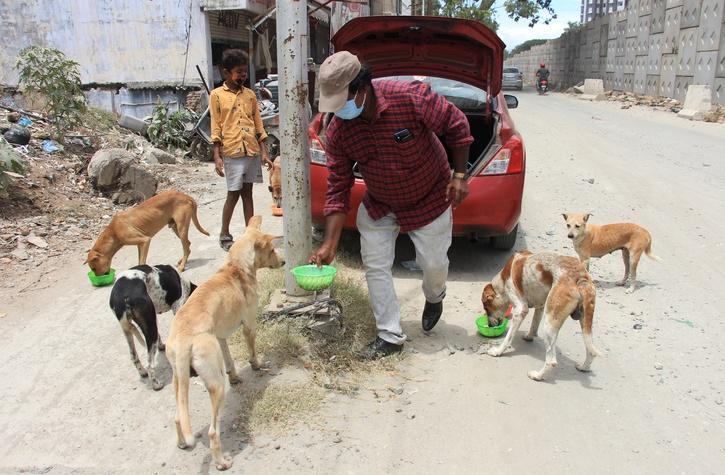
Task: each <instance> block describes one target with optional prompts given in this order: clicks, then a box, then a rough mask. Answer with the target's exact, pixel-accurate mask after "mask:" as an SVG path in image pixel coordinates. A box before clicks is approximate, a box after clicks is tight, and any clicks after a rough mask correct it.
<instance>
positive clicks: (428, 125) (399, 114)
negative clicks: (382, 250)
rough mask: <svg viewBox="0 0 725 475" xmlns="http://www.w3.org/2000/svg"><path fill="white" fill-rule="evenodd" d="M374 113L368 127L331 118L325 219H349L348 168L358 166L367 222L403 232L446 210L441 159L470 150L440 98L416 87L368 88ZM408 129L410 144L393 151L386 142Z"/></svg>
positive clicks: (454, 112) (388, 84)
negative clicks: (393, 221)
mask: <svg viewBox="0 0 725 475" xmlns="http://www.w3.org/2000/svg"><path fill="white" fill-rule="evenodd" d="M373 87H374V89H375V97H376V99H377V109H376V111H375V117H374V119H373V121H372V122H367V121H365V120H363V119H362V118H357V119H352V120H342V119H340V118H338V117H335V118H333V120H332V122H330V125H329V127H328V129H327V133H326V136H327V143H326V144H325V153H326V155H327V168H328V170H329V176H328V179H327V198H326V200H325V215H326V216H327V215H330V214H332V213H339V212H343V213H347V212H348V211H350V189H351V188H352V185H353V184H354V182H355V178H354V176H353V171H352V167H353V165H354V163H355V162H357V163H358V164H359V166H360V173H361V174H362V177H363V180H364V181H365V185H366V186H367V192H366V193H365V196H364V198H363V204H364V205H365V208H366V209H367V211H368V214H369V215H370V217H371V218H372V219H373V220H378V219H380V218H382V217H384V216H387V215H388V214H390V213H394V214H395V217H396V218H397V220H398V224H399V225H400V229H401V231H403V232H406V231H412V230H415V229H418V228H421V227H423V226H425V225H427V224H429V223H431V222H432V221H433V220H435V219H436V218H437V217H438V216H440V215H441V214H442V213H443V212H444V211H445V210H446V209H447V208H448V207H449V206H450V203H449V202H448V201H446V186H447V185H448V183H449V182H450V179H451V169H450V166H449V165H448V158H447V155H446V151H445V149H444V148H443V144H441V142H440V140H438V137H437V136H444V137H445V140H446V143H447V144H448V146H449V147H450V148H460V147H465V146H468V145H470V144H471V143H472V142H473V137H471V133H470V129H469V126H468V120H467V119H466V116H465V115H464V114H463V112H461V111H460V110H459V109H458V108H456V106H454V105H453V104H451V103H450V102H448V101H447V100H446V99H445V97H443V96H440V95H438V94H436V93H435V92H433V91H431V89H430V86H429V85H428V84H424V83H421V82H417V81H416V82H403V81H375V82H374V83H373ZM402 129H408V130H409V131H410V132H411V133H412V134H413V138H412V139H411V140H409V141H407V142H403V143H398V142H396V141H395V139H394V138H393V134H395V133H396V132H398V131H400V130H402Z"/></svg>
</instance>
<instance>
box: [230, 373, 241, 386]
mask: <svg viewBox="0 0 725 475" xmlns="http://www.w3.org/2000/svg"><path fill="white" fill-rule="evenodd" d="M241 382H242V378H240V377H239V375H238V374H230V375H229V384H241Z"/></svg>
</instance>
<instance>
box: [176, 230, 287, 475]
mask: <svg viewBox="0 0 725 475" xmlns="http://www.w3.org/2000/svg"><path fill="white" fill-rule="evenodd" d="M261 223H262V218H261V216H254V217H252V219H251V220H250V221H249V226H248V227H247V229H246V231H245V232H244V234H243V235H242V236H241V237H240V238H239V239H237V241H236V242H235V243H234V245H233V246H232V247H231V248H230V249H229V255H228V257H227V261H226V263H225V264H224V265H223V266H222V267H221V268H220V269H219V270H218V271H217V272H216V274H214V275H213V276H212V277H211V278H210V279H209V280H207V281H206V282H204V283H203V284H202V285H200V286H199V287H198V288H197V289H196V290H195V291H194V293H193V294H191V297H190V298H189V300H187V301H186V303H185V304H184V306H183V307H181V309H180V310H179V311H178V312H177V313H176V316H175V317H174V320H173V321H172V322H171V330H170V332H169V339H168V341H167V342H166V355H167V357H168V358H169V363H170V364H171V368H172V369H173V371H174V376H173V383H174V393H175V395H176V417H175V422H176V434H177V444H178V446H179V448H182V449H184V448H192V447H193V446H194V444H195V438H194V434H193V433H192V431H191V422H190V420H189V377H190V374H191V371H194V372H195V373H196V374H198V375H199V376H200V377H201V379H202V380H203V381H204V385H205V386H206V389H207V391H208V392H209V398H210V399H211V423H210V424H209V442H210V446H211V453H212V456H213V457H214V462H215V463H216V468H217V469H218V470H226V469H228V468H229V467H231V466H232V460H231V458H229V457H227V456H225V455H223V454H222V446H221V439H220V437H219V432H220V428H219V427H220V423H219V410H220V409H221V407H222V405H223V403H224V393H225V389H226V388H225V382H224V367H225V365H226V372H227V374H228V375H229V382H230V383H232V384H234V383H238V382H240V379H239V376H238V374H237V370H236V368H235V366H234V361H233V360H232V356H231V354H230V353H229V347H228V346H227V341H226V339H227V338H229V337H230V336H231V335H232V333H234V332H235V331H236V330H237V328H239V326H240V325H244V337H245V339H246V340H247V347H248V348H249V355H250V356H249V363H250V364H251V365H252V368H254V369H259V362H258V361H257V354H256V351H255V346H254V340H255V336H256V331H257V320H256V318H257V269H260V268H262V267H271V268H275V267H280V266H282V265H284V261H283V260H282V259H281V258H280V257H279V256H278V255H277V253H276V252H275V250H274V245H275V242H276V241H277V240H278V239H279V238H278V237H275V236H270V235H266V234H262V232H261V230H260V225H261Z"/></svg>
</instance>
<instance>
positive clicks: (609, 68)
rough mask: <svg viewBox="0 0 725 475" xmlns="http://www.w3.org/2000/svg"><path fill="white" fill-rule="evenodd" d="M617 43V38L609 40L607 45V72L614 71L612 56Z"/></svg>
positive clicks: (613, 56)
mask: <svg viewBox="0 0 725 475" xmlns="http://www.w3.org/2000/svg"><path fill="white" fill-rule="evenodd" d="M616 43H617V40H609V47H608V48H607V63H606V64H607V66H606V69H607V72H608V73H613V72H614V58H615V57H616V56H615V54H614V53H615V50H616V48H615V45H616Z"/></svg>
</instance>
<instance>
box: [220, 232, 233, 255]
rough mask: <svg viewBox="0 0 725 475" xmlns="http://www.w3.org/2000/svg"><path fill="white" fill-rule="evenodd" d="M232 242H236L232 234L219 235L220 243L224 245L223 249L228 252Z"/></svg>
mask: <svg viewBox="0 0 725 475" xmlns="http://www.w3.org/2000/svg"><path fill="white" fill-rule="evenodd" d="M232 244H234V238H233V237H232V236H231V234H220V235H219V245H220V246H221V247H222V249H224V250H225V251H227V252H228V251H229V248H230V247H232Z"/></svg>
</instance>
